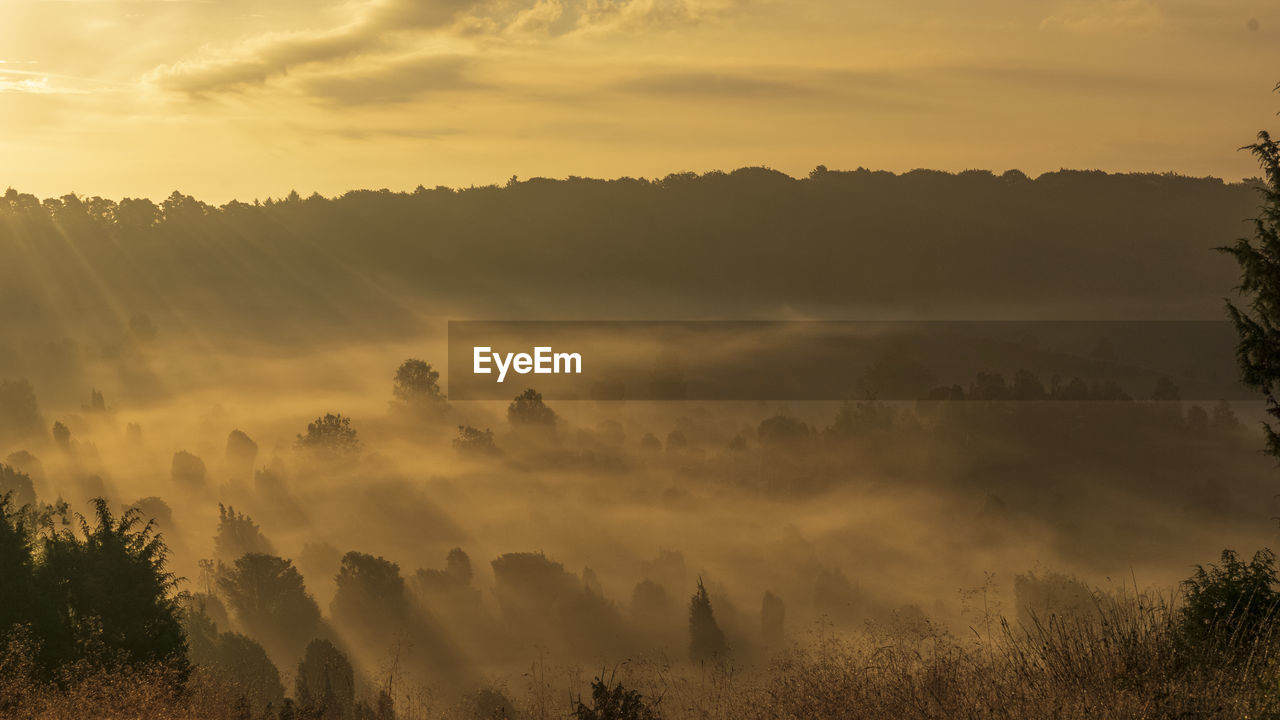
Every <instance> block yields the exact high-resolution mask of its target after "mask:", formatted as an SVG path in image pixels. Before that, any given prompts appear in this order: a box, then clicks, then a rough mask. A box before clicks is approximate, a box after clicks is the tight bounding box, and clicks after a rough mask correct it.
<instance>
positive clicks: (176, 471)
mask: <svg viewBox="0 0 1280 720" xmlns="http://www.w3.org/2000/svg"><path fill="white" fill-rule="evenodd" d="M169 475H170V477H172V478H173V483H174V484H175V485H177V486H178V487H180V488H182V489H184V490H195V489H203V488H204V486H205V479H206V478H207V477H208V470H207V469H206V468H205V465H204V461H203V460H201V459H200V458H199V457H196V456H195V455H192V454H191V453H189V452H187V451H186V450H179V451H178V452H176V453H174V454H173V464H172V465H171V466H170V468H169Z"/></svg>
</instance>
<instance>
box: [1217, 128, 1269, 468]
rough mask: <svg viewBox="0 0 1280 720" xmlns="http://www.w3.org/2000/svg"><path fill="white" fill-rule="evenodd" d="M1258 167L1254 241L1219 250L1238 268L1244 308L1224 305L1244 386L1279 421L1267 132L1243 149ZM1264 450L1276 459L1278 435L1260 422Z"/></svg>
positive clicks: (1237, 242) (1243, 241)
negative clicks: (1259, 199)
mask: <svg viewBox="0 0 1280 720" xmlns="http://www.w3.org/2000/svg"><path fill="white" fill-rule="evenodd" d="M1246 147H1247V149H1248V150H1249V151H1250V152H1252V153H1253V155H1254V157H1256V158H1257V159H1258V162H1259V163H1260V164H1261V166H1262V171H1263V181H1264V182H1263V185H1262V186H1261V187H1260V188H1259V192H1260V193H1261V194H1262V206H1261V208H1260V209H1259V214H1258V216H1257V217H1256V218H1255V219H1254V223H1253V240H1249V239H1247V238H1241V239H1239V240H1237V241H1236V242H1235V244H1234V245H1231V246H1227V247H1221V248H1218V249H1219V250H1221V251H1223V252H1226V253H1229V254H1230V255H1231V256H1232V257H1234V258H1235V260H1236V262H1237V263H1238V264H1239V265H1240V284H1239V286H1238V287H1237V289H1238V290H1239V291H1240V293H1242V294H1243V295H1245V296H1246V298H1247V299H1246V301H1245V303H1244V305H1243V307H1241V306H1237V305H1235V304H1234V303H1231V302H1228V303H1227V313H1228V315H1230V317H1231V321H1232V323H1234V325H1235V328H1236V332H1237V333H1238V334H1239V336H1240V343H1239V344H1238V345H1237V346H1236V360H1237V361H1238V362H1239V364H1240V370H1241V372H1242V375H1243V380H1244V382H1245V384H1246V385H1248V386H1250V387H1252V388H1254V389H1255V390H1257V391H1259V392H1261V393H1262V395H1263V397H1264V398H1266V407H1267V414H1268V415H1270V416H1271V417H1272V418H1273V419H1280V399H1278V398H1277V394H1280V144H1277V143H1276V141H1275V140H1273V139H1272V138H1271V135H1269V134H1268V133H1267V132H1266V131H1263V132H1260V133H1258V140H1257V142H1255V143H1253V144H1252V145H1248V146H1246ZM1263 427H1264V430H1265V432H1266V448H1267V452H1268V453H1270V454H1271V455H1275V456H1280V433H1277V431H1276V429H1275V427H1274V426H1273V425H1272V424H1271V423H1270V422H1267V423H1263Z"/></svg>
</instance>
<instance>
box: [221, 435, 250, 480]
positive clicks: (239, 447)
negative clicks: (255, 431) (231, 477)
mask: <svg viewBox="0 0 1280 720" xmlns="http://www.w3.org/2000/svg"><path fill="white" fill-rule="evenodd" d="M226 458H227V465H228V466H229V467H231V468H232V471H233V472H234V473H236V475H238V476H241V477H247V476H248V475H250V474H251V473H252V472H253V464H254V462H256V461H257V459H258V443H256V442H254V441H253V438H251V437H249V435H248V434H247V433H245V432H244V431H242V430H232V431H231V433H230V434H228V435H227V450H226Z"/></svg>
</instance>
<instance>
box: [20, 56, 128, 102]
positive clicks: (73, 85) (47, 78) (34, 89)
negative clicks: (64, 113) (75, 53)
mask: <svg viewBox="0 0 1280 720" xmlns="http://www.w3.org/2000/svg"><path fill="white" fill-rule="evenodd" d="M11 64H23V65H29V64H33V63H25V62H24V63H12V62H7V61H0V65H11ZM91 82H92V81H87V80H83V79H81V78H74V77H70V76H67V75H58V74H50V73H42V72H36V71H33V70H12V69H9V68H5V67H0V93H26V94H29V95H85V94H87V93H89V92H90V91H89V90H88V89H87V88H86V87H85V85H86V84H89V83H91ZM93 84H95V85H97V86H99V87H101V88H104V87H106V85H105V84H103V83H93Z"/></svg>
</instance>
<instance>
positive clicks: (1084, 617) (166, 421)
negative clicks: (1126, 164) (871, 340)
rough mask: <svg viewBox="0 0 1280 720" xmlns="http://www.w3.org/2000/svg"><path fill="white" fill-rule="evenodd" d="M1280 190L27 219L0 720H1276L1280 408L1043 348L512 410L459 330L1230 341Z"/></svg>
mask: <svg viewBox="0 0 1280 720" xmlns="http://www.w3.org/2000/svg"><path fill="white" fill-rule="evenodd" d="M1271 181H1274V179H1273V178H1272V179H1271ZM1255 190H1256V187H1254V186H1252V185H1251V184H1247V183H1245V184H1224V183H1222V182H1220V181H1216V180H1210V179H1191V178H1183V177H1177V176H1171V175H1107V174H1104V173H1092V172H1066V171H1064V172H1060V173H1050V174H1047V175H1044V176H1041V177H1039V178H1036V179H1034V180H1033V179H1030V178H1027V177H1025V176H1023V175H1021V174H1019V173H1016V172H1011V173H1006V174H1004V175H1001V176H995V175H992V174H990V173H983V172H967V173H960V174H947V173H938V172H928V171H916V172H912V173H907V174H904V175H894V174H891V173H880V172H870V171H865V170H858V171H853V172H834V171H827V170H826V169H824V168H819V169H817V170H815V171H814V172H813V173H812V174H811V175H810V176H809V177H808V178H804V179H793V178H789V177H787V176H785V175H781V174H779V173H776V172H772V171H769V170H764V169H744V170H739V171H735V172H733V173H728V174H723V173H712V174H708V175H704V176H693V175H673V176H668V177H667V178H664V179H662V180H659V181H645V180H631V179H624V180H614V181H597V180H584V179H570V180H565V181H551V180H531V181H524V182H520V181H516V180H514V179H513V181H512V182H511V183H510V184H508V185H507V186H506V187H503V188H497V187H488V188H471V189H466V190H451V189H446V188H438V189H435V190H426V189H420V190H419V191H417V192H414V193H408V194H395V193H389V192H353V193H349V194H347V195H344V196H343V197H341V198H335V199H325V198H319V197H313V198H310V199H302V198H299V197H296V196H291V197H289V198H285V199H283V200H273V201H264V202H262V203H254V204H246V203H230V204H227V205H225V206H222V207H219V208H214V207H210V206H207V205H204V204H202V203H200V202H199V201H197V200H195V199H193V198H189V197H185V196H182V195H179V194H175V195H174V196H172V197H170V198H169V199H168V200H166V201H165V202H164V203H162V204H160V205H154V204H152V203H150V202H149V201H145V200H123V201H120V202H118V203H117V202H112V201H106V200H102V199H99V198H90V199H86V198H79V197H75V196H68V197H65V198H62V199H60V200H49V201H43V202H42V201H38V200H37V199H35V198H33V197H30V196H25V195H21V194H19V193H16V192H13V191H10V192H9V193H8V194H7V195H6V196H5V198H4V201H3V203H2V204H0V205H2V206H0V218H3V222H2V223H0V227H2V228H3V230H0V233H3V235H2V236H0V281H2V284H0V293H2V294H3V298H0V299H2V300H3V301H4V302H5V306H4V307H5V310H4V311H3V312H0V321H2V322H3V323H4V324H5V327H6V330H7V332H6V333H5V334H3V335H0V578H3V582H0V717H4V718H6V719H7V718H9V717H13V718H27V717H48V718H73V717H74V718H79V717H94V716H102V717H119V716H137V717H148V718H210V719H213V718H217V719H219V720H223V719H227V720H230V719H231V718H235V719H236V720H244V719H246V718H253V719H255V720H257V719H258V718H263V719H265V718H271V719H272V720H286V719H288V720H302V719H304V718H307V719H316V720H319V719H324V720H391V719H392V718H399V719H400V720H418V719H422V720H425V719H427V718H433V719H434V718H448V719H450V720H454V719H456V720H497V719H505V720H515V719H516V718H528V719H529V720H543V719H549V718H563V717H573V718H574V719H575V720H655V719H656V718H661V717H669V718H686V717H687V718H704V719H705V718H723V719H725V720H728V719H729V718H733V719H735V720H737V719H739V718H760V719H761V720H763V719H765V718H770V719H776V720H783V719H798V718H826V717H886V716H901V717H919V718H936V717H974V718H977V717H986V718H990V717H1011V718H1012V717H1044V716H1052V715H1055V714H1056V716H1062V717H1091V716H1096V714H1097V711H1098V708H1100V707H1101V708H1107V709H1108V710H1110V709H1117V713H1118V714H1122V715H1132V716H1154V717H1173V716H1177V715H1178V713H1182V712H1184V711H1189V712H1191V713H1192V714H1198V715H1203V716H1216V717H1235V716H1245V715H1249V716H1263V715H1265V714H1266V713H1270V712H1274V711H1276V710H1277V708H1280V694H1277V692H1276V689H1275V688H1276V685H1275V683H1274V682H1267V680H1268V678H1269V676H1262V675H1260V674H1259V672H1258V671H1257V668H1258V667H1267V668H1271V667H1274V666H1275V664H1276V663H1280V651H1278V649H1280V643H1277V642H1276V630H1278V629H1280V623H1276V622H1274V617H1275V612H1276V610H1277V609H1280V591H1277V587H1276V582H1275V581H1276V568H1275V557H1274V555H1273V554H1271V552H1270V551H1268V550H1259V551H1258V552H1256V554H1255V553H1253V550H1254V549H1256V548H1263V547H1266V546H1268V545H1272V544H1273V543H1274V542H1275V540H1276V533H1275V530H1274V528H1273V527H1272V526H1271V525H1270V524H1269V523H1268V522H1267V518H1268V517H1270V516H1273V515H1277V514H1280V501H1277V498H1276V495H1275V485H1274V477H1275V465H1274V458H1270V457H1267V456H1265V455H1263V454H1262V453H1261V452H1259V449H1260V448H1262V447H1263V443H1262V434H1261V433H1259V432H1258V430H1257V420H1258V419H1259V418H1260V417H1263V412H1262V411H1263V409H1264V408H1260V407H1259V404H1258V403H1253V402H1241V401H1239V400H1235V399H1232V400H1231V401H1230V402H1229V401H1228V400H1226V399H1221V398H1217V397H1202V396H1200V395H1190V394H1188V393H1186V392H1184V390H1183V387H1186V385H1180V384H1181V383H1183V382H1184V381H1187V382H1189V381H1190V379H1188V378H1190V375H1189V374H1188V377H1187V378H1184V377H1182V376H1177V375H1169V374H1165V373H1163V372H1161V371H1159V370H1157V369H1155V368H1154V367H1152V366H1151V365H1150V364H1149V363H1148V358H1147V357H1145V356H1143V355H1142V353H1144V352H1145V353H1146V354H1147V355H1149V354H1150V353H1151V351H1152V348H1149V347H1148V348H1135V347H1132V346H1125V345H1116V346H1112V345H1110V344H1108V343H1101V342H1096V343H1093V344H1089V345H1088V346H1083V345H1082V346H1081V347H1080V348H1078V350H1079V352H1078V353H1077V352H1074V351H1073V352H1059V351H1057V350H1054V351H1052V352H1050V351H1049V349H1046V348H1040V347H1032V346H1030V345H1028V344H1026V343H1019V342H1018V341H1017V339H1016V338H1014V339H1013V340H1011V341H1009V342H1006V343H987V344H983V345H981V347H980V349H979V350H977V351H974V352H970V353H967V354H966V356H965V357H964V358H959V359H957V358H951V357H948V358H942V360H944V361H945V362H943V363H942V364H943V365H944V366H945V367H946V368H948V369H949V374H947V375H946V376H945V379H944V375H943V374H941V373H938V374H934V373H931V372H927V371H926V370H927V368H925V367H924V366H923V363H924V360H927V359H928V356H930V355H931V354H938V353H941V351H940V350H938V348H941V347H955V346H946V345H943V344H936V343H932V342H918V343H914V344H907V343H899V344H898V345H897V346H895V347H896V349H895V350H894V351H893V352H886V353H885V354H884V355H883V357H880V358H879V360H878V361H877V362H875V363H873V364H871V365H870V366H867V367H862V366H857V367H855V366H853V365H850V366H849V368H848V373H849V374H850V375H854V376H858V375H859V374H861V375H863V377H861V378H859V379H860V380H865V382H864V383H862V384H861V385H860V386H861V387H865V388H866V390H865V392H860V393H857V394H856V395H854V396H850V397H846V398H844V399H842V400H839V401H832V402H793V403H785V402H772V401H770V402H766V401H760V402H736V403H735V402H702V401H683V402H633V401H596V400H573V401H567V400H566V401H560V400H555V399H552V398H551V397H550V395H548V396H545V397H544V395H543V393H542V392H541V391H540V389H539V388H538V387H537V386H536V384H535V385H534V386H533V387H529V386H526V385H523V384H521V385H514V384H513V385H511V390H510V394H509V395H508V396H507V398H506V399H503V400H502V401H492V402H490V401H485V402H480V401H474V402H466V401H462V400H459V399H457V398H451V397H449V396H448V392H447V378H445V377H442V373H441V370H442V368H441V367H440V365H439V363H440V358H443V357H446V356H447V353H446V351H445V349H444V348H443V346H442V340H441V332H440V327H439V322H438V321H439V319H440V318H444V317H450V316H453V315H455V314H457V315H459V316H463V317H467V316H483V315H485V314H488V313H493V314H495V315H499V316H502V317H521V316H548V317H549V316H558V317H569V316H574V317H582V316H593V315H595V316H601V317H611V318H618V317H649V318H652V317H654V316H655V315H658V314H662V313H665V312H677V311H678V312H679V313H680V314H681V315H683V316H685V317H697V316H708V317H714V316H719V317H725V316H753V315H760V316H779V317H792V316H797V317H811V316H817V317H821V316H824V315H834V316H846V317H847V316H851V315H857V314H859V313H863V312H873V311H875V310H876V309H881V310H882V311H884V312H888V311H887V310H883V309H885V308H891V309H896V310H893V311H894V312H900V313H903V314H909V315H910V314H919V315H924V316H932V317H945V316H952V317H955V316H965V317H974V316H983V315H986V314H989V315H990V316H993V317H1010V316H1013V317H1016V316H1018V315H1019V314H1022V313H1027V314H1033V315H1037V316H1039V317H1044V316H1046V315H1047V316H1054V315H1055V314H1061V315H1062V316H1065V317H1071V318H1095V319H1114V318H1133V317H1139V318H1151V317H1171V318H1187V317H1191V318H1210V319H1215V318H1220V317H1221V312H1222V297H1223V296H1224V295H1226V294H1228V293H1229V292H1230V288H1231V287H1232V286H1233V285H1235V284H1236V283H1237V282H1238V281H1237V279H1236V273H1237V270H1235V269H1234V268H1233V263H1232V258H1230V257H1227V256H1225V255H1222V254H1216V253H1213V252H1211V250H1210V248H1211V247H1213V246H1214V245H1218V244H1226V243H1230V242H1231V241H1232V240H1233V239H1234V238H1235V237H1237V236H1239V235H1242V234H1245V230H1246V229H1247V226H1246V225H1245V224H1244V222H1243V221H1244V220H1245V219H1246V218H1248V217H1250V216H1252V215H1254V214H1255V213H1256V207H1255V206H1256V205H1257V203H1258V195H1257V193H1256V192H1255ZM1085 340H1089V338H1085ZM1095 346H1096V347H1095ZM891 349H892V348H891ZM405 358H409V359H405ZM1100 367H1102V368H1104V369H1106V368H1110V369H1112V370H1116V372H1113V373H1110V374H1108V373H1100V374H1098V375H1097V377H1091V378H1090V379H1086V378H1085V377H1083V376H1082V375H1084V374H1086V373H1091V372H1093V371H1094V370H1096V369H1098V368H1100ZM1268 367H1269V366H1268ZM1117 369H1118V370H1117ZM1077 370H1079V373H1077V372H1076V371H1077ZM1121 370H1123V372H1121ZM961 371H963V372H964V373H967V374H966V375H965V376H963V377H959V376H958V375H957V373H960V372H961ZM523 379H526V378H522V380H523ZM1191 379H1194V378H1191ZM765 381H766V382H767V381H768V378H765ZM854 385H855V386H859V384H858V383H855V384H854ZM1219 386H1220V385H1215V384H1213V383H1201V384H1200V385H1199V386H1198V387H1199V388H1208V387H1219ZM544 389H545V388H544ZM877 392H880V393H882V394H883V395H884V396H885V397H880V396H879V395H877ZM1197 392H1198V391H1197ZM1224 547H1227V548H1238V549H1239V551H1240V553H1241V554H1237V552H1235V551H1231V550H1228V551H1225V552H1224V551H1223V548H1224ZM1213 560H1216V562H1210V561H1213ZM1197 563H1200V564H1199V565H1197ZM1260 678H1262V680H1260Z"/></svg>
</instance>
